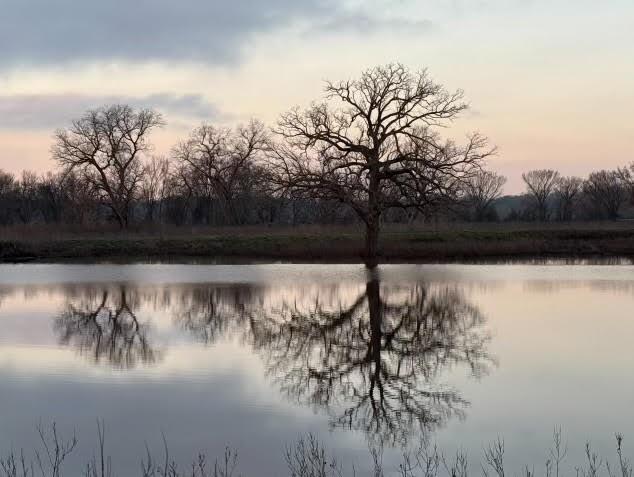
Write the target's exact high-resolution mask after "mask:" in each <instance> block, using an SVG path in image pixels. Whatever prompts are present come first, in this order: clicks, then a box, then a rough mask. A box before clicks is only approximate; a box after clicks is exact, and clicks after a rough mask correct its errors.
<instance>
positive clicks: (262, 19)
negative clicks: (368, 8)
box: [0, 0, 429, 69]
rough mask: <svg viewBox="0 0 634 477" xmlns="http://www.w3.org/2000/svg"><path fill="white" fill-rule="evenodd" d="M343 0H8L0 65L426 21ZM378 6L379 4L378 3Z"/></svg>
mask: <svg viewBox="0 0 634 477" xmlns="http://www.w3.org/2000/svg"><path fill="white" fill-rule="evenodd" d="M344 4H345V2H342V1H341V0H266V1H264V0H230V1H227V0H181V1H174V0H134V1H130V0H107V1H101V2H93V1H77V0H54V1H53V0H6V1H4V2H3V6H2V11H1V12H0V69H6V68H7V67H12V66H27V67H29V66H33V65H42V64H45V65H58V64H67V63H72V62H86V61H100V60H115V61H116V60H128V61H178V60H192V61H197V62H201V63H207V64H226V63H232V62H235V61H236V60H237V59H238V58H239V57H240V53H241V51H242V48H243V46H244V45H245V44H246V43H248V42H249V41H251V40H253V38H254V36H255V35H257V34H258V33H264V32H269V31H272V30H275V29H276V28H283V27H285V26H289V25H291V24H293V22H295V21H300V22H301V23H309V24H310V25H312V26H311V27H310V28H309V29H310V32H311V33H314V31H315V30H319V31H321V32H325V33H328V32H339V31H352V32H355V33H364V34H367V32H368V31H377V30H381V29H383V30H384V29H391V30H394V31H402V30H403V29H404V28H405V29H408V30H412V29H415V30H420V29H427V28H428V27H429V23H428V22H426V21H416V20H409V19H402V20H396V19H390V18H383V17H382V15H381V13H380V9H379V11H378V13H376V14H375V15H368V14H367V12H365V11H364V10H363V9H362V8H360V7H359V8H355V9H350V8H346V7H345V5H344ZM375 11H376V10H375Z"/></svg>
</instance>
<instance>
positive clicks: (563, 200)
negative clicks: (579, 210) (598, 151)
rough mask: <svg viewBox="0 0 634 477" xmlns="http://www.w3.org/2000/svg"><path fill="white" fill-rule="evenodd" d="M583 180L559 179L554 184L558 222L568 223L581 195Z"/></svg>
mask: <svg viewBox="0 0 634 477" xmlns="http://www.w3.org/2000/svg"><path fill="white" fill-rule="evenodd" d="M582 186H583V179H581V178H580V177H574V176H569V177H561V178H559V180H558V181H557V183H556V184H555V194H556V196H557V208H558V216H559V220H563V221H570V220H572V215H573V212H574V207H575V203H576V201H577V199H578V198H579V195H580V194H581V191H582Z"/></svg>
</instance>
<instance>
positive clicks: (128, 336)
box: [54, 285, 159, 368]
mask: <svg viewBox="0 0 634 477" xmlns="http://www.w3.org/2000/svg"><path fill="white" fill-rule="evenodd" d="M132 301H133V299H132V298H131V297H130V291H129V290H128V289H127V288H126V287H125V286H124V285H122V286H120V287H119V288H118V289H116V290H114V291H113V290H110V289H107V288H106V289H102V290H97V291H95V290H92V291H91V292H90V293H88V294H85V295H83V296H81V297H79V298H78V299H74V300H69V302H68V304H67V305H66V307H65V309H64V310H63V311H62V313H60V314H59V316H58V317H57V318H56V320H55V325H54V326H55V329H56V331H57V332H58V334H59V336H60V342H61V343H62V344H64V345H71V346H73V347H75V348H77V349H78V350H79V352H80V353H81V354H83V355H86V356H88V357H90V358H91V359H93V360H94V362H95V363H101V362H104V361H105V362H107V363H108V364H109V365H111V366H114V367H117V368H133V367H135V366H136V365H137V364H139V363H142V364H151V363H153V362H155V361H156V359H157V358H158V356H159V353H158V352H157V351H156V350H154V349H153V347H152V345H151V344H150V342H149V340H148V329H147V326H146V325H144V324H142V323H140V322H139V320H138V319H137V317H136V314H135V313H134V311H133V309H134V306H133V305H132Z"/></svg>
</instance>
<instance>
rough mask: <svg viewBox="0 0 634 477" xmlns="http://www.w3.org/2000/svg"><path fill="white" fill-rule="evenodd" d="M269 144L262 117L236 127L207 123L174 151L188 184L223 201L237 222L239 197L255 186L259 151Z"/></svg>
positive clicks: (205, 194) (183, 177) (180, 174)
mask: <svg viewBox="0 0 634 477" xmlns="http://www.w3.org/2000/svg"><path fill="white" fill-rule="evenodd" d="M267 144H268V135H267V132H266V129H265V127H264V125H263V124H262V123H260V122H258V121H251V122H250V123H249V124H248V125H246V126H238V127H237V128H236V129H235V130H231V129H226V128H217V127H214V126H211V125H208V124H203V125H202V126H200V127H198V128H196V129H195V130H194V131H193V132H192V133H191V135H190V137H189V138H188V139H187V140H186V141H183V142H181V143H180V144H178V145H177V146H176V147H175V148H174V150H173V155H174V158H175V159H176V161H177V162H178V164H179V165H180V168H179V176H180V178H181V180H182V181H184V183H185V184H186V186H187V188H189V189H190V190H196V189H197V190H201V189H202V191H203V195H204V196H207V197H209V198H216V199H219V200H220V201H222V204H223V208H224V210H226V211H227V213H228V217H227V218H228V220H229V221H230V222H231V223H233V224H237V223H240V222H241V220H240V216H239V214H238V211H237V210H236V199H237V197H238V196H239V195H240V194H242V193H245V192H250V189H252V188H253V184H252V181H251V179H252V178H253V177H254V176H256V175H257V174H255V173H254V171H255V169H256V168H257V167H258V166H257V164H256V162H257V159H258V155H259V154H261V153H262V151H263V150H264V149H265V148H266V147H267Z"/></svg>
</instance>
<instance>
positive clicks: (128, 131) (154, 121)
mask: <svg viewBox="0 0 634 477" xmlns="http://www.w3.org/2000/svg"><path fill="white" fill-rule="evenodd" d="M162 125H163V119H162V117H161V115H160V114H159V113H157V112H155V111H152V110H150V109H142V110H139V111H135V110H134V109H133V108H132V107H130V106H127V105H120V104H117V105H112V106H104V107H102V108H99V109H95V110H91V111H88V112H87V113H86V114H84V116H82V117H81V118H80V119H78V120H75V121H73V123H72V126H71V127H70V128H67V129H60V130H58V131H57V132H56V133H55V144H54V145H53V148H52V153H53V158H54V159H55V160H56V161H57V162H58V163H59V164H60V165H61V166H62V167H64V168H65V170H66V171H67V172H70V171H79V173H80V174H81V176H82V177H83V178H84V179H85V180H87V181H88V182H89V183H91V184H92V185H93V187H94V189H95V190H96V191H98V193H99V196H100V198H101V199H102V201H103V202H104V203H105V204H106V205H107V206H108V207H109V208H110V209H111V210H112V213H113V215H114V217H115V219H116V220H117V222H118V223H119V225H120V226H121V227H122V228H123V227H126V226H127V225H128V223H129V219H130V205H131V202H132V200H133V199H134V197H135V194H136V192H137V190H138V187H139V183H140V181H141V177H142V171H143V165H142V159H143V155H144V154H145V153H146V152H147V151H148V150H149V149H150V148H151V146H150V143H149V142H148V135H149V133H150V132H151V131H152V130H153V129H155V128H157V127H160V126H162Z"/></svg>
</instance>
